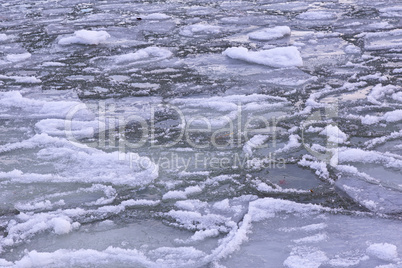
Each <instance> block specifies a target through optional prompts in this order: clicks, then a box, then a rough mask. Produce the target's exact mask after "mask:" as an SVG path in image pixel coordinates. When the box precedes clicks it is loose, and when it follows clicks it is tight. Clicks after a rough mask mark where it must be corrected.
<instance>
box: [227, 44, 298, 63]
mask: <svg viewBox="0 0 402 268" xmlns="http://www.w3.org/2000/svg"><path fill="white" fill-rule="evenodd" d="M223 55H226V56H228V57H229V58H232V59H237V60H243V61H247V62H250V63H257V64H262V65H267V66H271V67H277V68H286V67H294V66H302V65H303V60H302V58H301V56H300V52H299V50H298V49H297V48H296V47H293V46H291V47H277V48H273V49H268V50H261V51H249V50H248V49H247V48H244V47H232V48H228V49H226V50H225V51H224V52H223Z"/></svg>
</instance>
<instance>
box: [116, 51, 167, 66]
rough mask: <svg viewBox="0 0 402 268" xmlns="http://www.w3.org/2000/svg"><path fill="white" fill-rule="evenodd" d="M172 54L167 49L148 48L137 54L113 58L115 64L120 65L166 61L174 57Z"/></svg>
mask: <svg viewBox="0 0 402 268" xmlns="http://www.w3.org/2000/svg"><path fill="white" fill-rule="evenodd" d="M172 54H173V53H172V52H170V51H169V50H167V49H166V48H159V47H147V48H143V49H139V50H138V51H136V52H133V53H128V54H123V55H118V56H115V57H113V58H114V60H115V62H116V63H118V64H120V63H129V62H137V61H141V60H147V59H153V58H157V59H166V58H169V57H170V56H172Z"/></svg>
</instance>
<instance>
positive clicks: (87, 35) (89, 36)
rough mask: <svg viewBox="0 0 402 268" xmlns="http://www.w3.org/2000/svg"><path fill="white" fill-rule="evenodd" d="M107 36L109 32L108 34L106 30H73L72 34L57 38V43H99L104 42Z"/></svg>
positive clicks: (108, 36)
mask: <svg viewBox="0 0 402 268" xmlns="http://www.w3.org/2000/svg"><path fill="white" fill-rule="evenodd" d="M109 38H110V34H108V33H107V32H106V31H89V30H79V31H75V32H74V35H73V36H68V37H63V38H61V39H60V40H59V45H71V44H82V45H99V44H100V43H104V42H105V41H106V40H107V39H109Z"/></svg>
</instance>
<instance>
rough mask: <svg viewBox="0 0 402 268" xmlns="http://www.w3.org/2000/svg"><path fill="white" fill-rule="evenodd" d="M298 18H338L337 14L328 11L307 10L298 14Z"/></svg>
mask: <svg viewBox="0 0 402 268" xmlns="http://www.w3.org/2000/svg"><path fill="white" fill-rule="evenodd" d="M297 18H298V19H302V20H332V19H336V18H337V16H336V14H335V13H332V12H328V11H307V12H304V13H302V14H300V15H298V16H297Z"/></svg>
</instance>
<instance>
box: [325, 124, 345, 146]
mask: <svg viewBox="0 0 402 268" xmlns="http://www.w3.org/2000/svg"><path fill="white" fill-rule="evenodd" d="M320 135H326V136H327V139H328V141H330V142H333V143H345V142H346V141H347V139H348V135H346V134H345V133H344V132H342V131H341V130H340V129H339V128H338V126H336V125H328V126H326V127H325V129H324V130H323V131H321V132H320Z"/></svg>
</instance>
